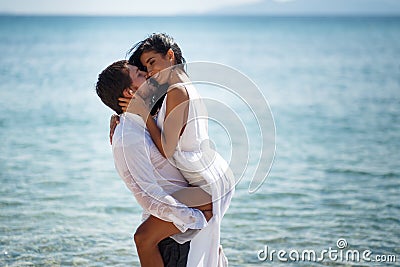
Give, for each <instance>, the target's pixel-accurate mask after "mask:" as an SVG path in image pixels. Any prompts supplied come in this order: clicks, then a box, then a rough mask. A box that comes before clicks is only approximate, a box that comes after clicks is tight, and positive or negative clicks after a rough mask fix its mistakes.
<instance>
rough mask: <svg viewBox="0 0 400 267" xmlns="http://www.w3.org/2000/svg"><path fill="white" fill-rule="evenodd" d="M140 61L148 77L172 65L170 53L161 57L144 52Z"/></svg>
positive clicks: (154, 53) (152, 52)
mask: <svg viewBox="0 0 400 267" xmlns="http://www.w3.org/2000/svg"><path fill="white" fill-rule="evenodd" d="M140 61H141V62H142V64H143V66H145V67H146V69H147V76H148V77H150V76H153V75H154V74H156V73H158V72H160V71H162V70H163V69H166V68H168V67H171V66H172V65H173V63H174V62H173V58H172V57H171V56H170V53H167V54H166V55H163V54H161V53H157V52H154V51H148V52H144V53H143V54H142V55H141V57H140Z"/></svg>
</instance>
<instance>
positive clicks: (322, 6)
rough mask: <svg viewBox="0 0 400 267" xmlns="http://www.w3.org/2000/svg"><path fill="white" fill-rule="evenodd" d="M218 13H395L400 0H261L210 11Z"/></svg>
mask: <svg viewBox="0 0 400 267" xmlns="http://www.w3.org/2000/svg"><path fill="white" fill-rule="evenodd" d="M210 13H211V14H218V15H225V14H226V15H395V16H400V0H261V1H260V2H258V3H253V4H249V5H241V6H234V7H227V8H222V9H218V10H214V11H212V12H210Z"/></svg>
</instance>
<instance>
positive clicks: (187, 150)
mask: <svg viewBox="0 0 400 267" xmlns="http://www.w3.org/2000/svg"><path fill="white" fill-rule="evenodd" d="M178 86H180V87H183V88H185V89H186V91H187V93H188V95H189V112H188V119H187V124H186V126H185V129H184V132H183V134H182V135H181V137H180V139H179V141H178V145H177V147H176V150H175V152H174V154H173V156H172V160H173V162H172V164H175V166H176V167H177V168H178V169H179V170H180V171H181V173H182V174H183V176H184V177H185V179H186V180H187V181H188V182H189V184H191V185H194V186H200V187H202V188H203V189H204V191H206V192H207V193H209V194H210V195H211V196H212V200H213V217H212V218H211V220H210V221H209V222H208V225H207V226H206V227H205V228H203V229H202V230H200V231H199V233H198V234H197V235H196V236H195V237H194V238H193V239H192V241H191V245H190V251H189V258H188V264H187V266H188V267H194V266H196V267H200V266H204V267H213V266H227V259H226V257H225V255H224V254H223V251H222V248H221V247H220V225H221V220H222V217H223V216H224V214H225V212H226V210H227V208H228V206H229V204H230V201H231V198H232V195H233V192H234V186H235V182H234V178H233V175H232V172H231V170H230V168H229V166H228V164H227V162H226V161H225V160H224V159H223V158H222V157H221V156H220V155H219V154H218V153H217V152H216V151H214V150H213V149H211V148H210V147H209V145H208V140H209V136H208V119H207V118H208V117H207V110H206V108H205V105H204V103H203V101H202V100H201V98H200V95H199V94H198V92H197V90H196V88H195V87H194V86H193V85H192V84H190V83H180V84H174V85H173V87H174V88H176V87H178ZM167 97H168V95H167V96H166V97H165V99H164V102H163V104H162V106H161V108H160V111H159V113H158V116H157V126H158V127H159V128H160V129H161V130H162V129H163V123H164V120H165V114H166V102H167Z"/></svg>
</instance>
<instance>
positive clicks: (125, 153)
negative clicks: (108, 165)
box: [112, 113, 207, 243]
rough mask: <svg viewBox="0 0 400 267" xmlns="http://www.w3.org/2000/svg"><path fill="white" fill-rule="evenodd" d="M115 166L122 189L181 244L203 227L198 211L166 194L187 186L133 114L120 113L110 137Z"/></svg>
mask: <svg viewBox="0 0 400 267" xmlns="http://www.w3.org/2000/svg"><path fill="white" fill-rule="evenodd" d="M112 143H113V145H112V148H113V155H114V163H115V167H116V169H117V171H118V173H119V175H120V176H121V178H122V179H123V180H124V182H125V184H126V186H127V187H128V188H129V190H130V191H131V192H132V193H133V195H134V196H135V198H136V200H137V202H138V203H139V205H140V206H142V208H143V209H144V214H143V219H146V218H147V217H148V216H149V214H151V215H153V216H155V217H158V218H160V219H162V220H164V221H169V222H172V223H174V225H175V226H176V227H177V228H178V229H179V230H180V231H181V232H182V233H183V232H186V233H184V234H182V237H180V235H179V234H178V235H176V236H173V237H172V238H174V239H175V240H176V241H177V242H180V243H183V242H186V241H187V240H190V239H191V238H193V236H194V235H195V234H196V232H197V231H189V232H187V230H188V229H202V228H204V227H205V226H206V225H207V221H206V220H205V218H204V215H203V213H202V212H200V211H199V210H197V209H192V208H188V207H187V206H185V205H184V204H182V203H180V202H178V201H177V200H175V199H174V198H173V197H172V196H171V195H170V194H171V193H173V192H175V191H178V190H180V189H182V188H183V187H186V186H188V183H187V182H186V181H185V179H184V178H183V177H182V174H181V173H180V172H179V171H178V170H177V169H176V168H174V167H173V166H172V165H171V164H170V163H169V162H168V161H167V160H166V159H165V158H164V157H163V156H162V155H161V154H160V153H159V151H158V149H157V147H156V146H155V145H154V143H153V141H152V140H151V137H150V135H149V133H148V132H147V130H146V129H145V125H144V123H143V120H142V119H141V118H140V117H139V116H138V115H134V114H128V113H126V114H123V115H122V116H121V119H120V123H119V125H118V126H117V127H116V129H115V132H114V136H113V142H112Z"/></svg>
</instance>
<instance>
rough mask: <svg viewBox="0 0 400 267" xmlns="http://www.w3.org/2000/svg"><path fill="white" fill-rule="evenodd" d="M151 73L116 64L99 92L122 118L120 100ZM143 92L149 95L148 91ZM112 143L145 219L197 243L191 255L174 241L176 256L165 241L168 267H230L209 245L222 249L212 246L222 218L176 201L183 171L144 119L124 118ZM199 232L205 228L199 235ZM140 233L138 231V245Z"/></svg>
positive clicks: (102, 78)
mask: <svg viewBox="0 0 400 267" xmlns="http://www.w3.org/2000/svg"><path fill="white" fill-rule="evenodd" d="M145 75H146V73H144V72H141V71H139V70H138V69H137V67H135V66H132V65H128V63H127V61H125V60H122V61H118V62H115V63H113V64H111V65H110V66H108V67H107V68H106V69H105V70H104V71H103V72H102V73H101V74H100V75H99V80H98V82H97V86H96V91H97V94H98V95H99V97H100V98H101V100H102V101H103V103H104V104H106V105H107V106H109V107H110V108H112V109H113V110H114V111H115V112H117V114H121V113H122V109H121V107H120V106H119V104H118V98H120V97H126V98H132V96H133V95H134V94H135V93H136V91H137V90H138V88H139V87H140V85H141V84H142V83H144V82H145ZM139 92H140V93H141V94H143V91H139ZM139 92H138V93H139ZM141 96H142V97H145V96H143V95H141ZM112 145H113V155H114V160H115V166H116V169H117V170H118V173H119V174H120V176H121V177H122V179H123V180H124V181H125V183H126V185H127V187H128V188H129V189H130V190H131V191H132V192H133V194H134V196H135V198H136V200H137V201H138V203H139V204H140V205H141V206H142V207H143V209H144V218H148V216H149V214H151V215H153V216H154V217H157V218H159V219H161V220H164V221H167V222H172V223H173V224H174V225H175V227H176V228H178V229H179V230H180V232H181V234H176V235H174V236H172V238H173V239H174V240H175V241H177V242H178V243H180V244H182V243H184V244H185V245H187V243H185V242H187V241H189V240H192V241H191V245H190V246H191V248H190V251H189V254H187V249H186V248H188V246H187V247H185V248H182V245H178V244H176V243H175V242H174V241H171V240H170V239H169V240H168V242H169V245H171V246H172V247H173V250H175V252H174V251H172V252H170V251H165V250H164V251H163V250H162V248H163V247H162V245H163V242H165V240H164V241H162V242H160V244H159V247H160V250H161V255H162V256H163V260H164V263H165V264H166V266H186V265H185V264H184V265H180V264H181V262H183V261H184V260H182V257H183V258H184V259H185V256H187V258H188V266H226V264H227V260H226V257H225V256H224V254H223V252H222V249H221V248H220V249H219V250H218V249H215V250H214V249H213V250H212V251H209V250H208V248H209V247H210V248H211V247H215V248H218V246H217V247H216V246H215V245H214V246H209V245H210V244H219V226H220V219H221V218H222V217H219V218H214V220H212V221H210V223H209V224H207V222H206V220H205V218H204V216H203V214H202V213H201V212H200V211H199V210H197V209H191V208H188V207H187V206H185V205H183V204H182V203H184V201H182V200H181V202H179V201H177V200H176V199H174V198H173V193H174V192H176V191H178V190H180V189H182V188H183V187H187V186H188V183H187V181H186V180H185V179H184V178H183V176H182V175H181V173H180V172H179V170H177V169H176V168H175V167H173V166H172V165H171V164H170V163H169V161H168V160H167V159H165V158H164V157H162V155H161V154H160V152H159V151H158V149H157V147H156V146H155V144H154V143H153V142H152V140H151V137H150V135H149V133H148V132H147V130H146V127H145V124H144V122H143V120H142V119H141V118H140V117H139V116H137V115H134V114H130V113H124V114H122V115H121V119H120V123H119V125H118V126H117V127H116V129H115V132H114V136H113V138H112ZM214 203H215V202H214ZM216 203H218V205H221V207H224V208H223V210H225V211H226V207H227V206H228V205H229V203H230V197H228V198H225V199H219V200H217V201H216ZM217 217H218V216H217ZM199 229H203V230H201V231H200V232H199V231H198V230H199ZM197 233H199V234H197ZM136 235H137V233H136V234H135V241H136ZM185 249H186V250H185ZM176 251H180V252H182V251H184V253H180V255H181V256H180V258H179V257H178V258H177V259H176V260H175V262H174V263H172V265H168V264H167V260H166V256H170V255H172V254H176ZM185 252H186V253H185ZM177 254H179V253H177ZM183 254H185V255H183Z"/></svg>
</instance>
